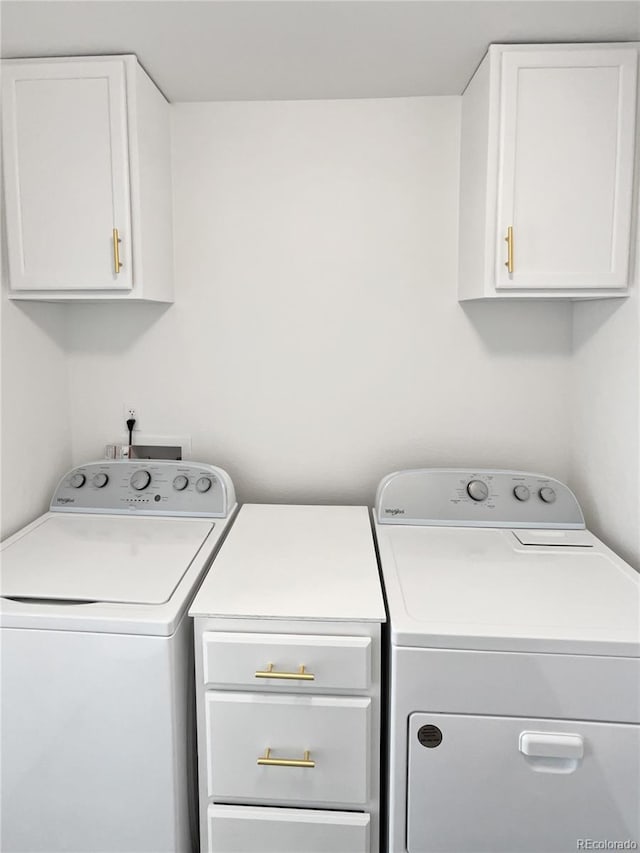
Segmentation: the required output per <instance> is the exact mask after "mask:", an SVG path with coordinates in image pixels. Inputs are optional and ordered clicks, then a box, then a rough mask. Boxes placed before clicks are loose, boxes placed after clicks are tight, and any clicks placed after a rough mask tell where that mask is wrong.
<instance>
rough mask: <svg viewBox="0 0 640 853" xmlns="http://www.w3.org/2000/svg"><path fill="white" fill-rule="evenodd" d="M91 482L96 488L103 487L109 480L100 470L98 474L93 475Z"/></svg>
mask: <svg viewBox="0 0 640 853" xmlns="http://www.w3.org/2000/svg"><path fill="white" fill-rule="evenodd" d="M91 482H92V483H93V485H94V486H95V487H96V489H104V487H105V486H106V485H107V483H108V482H109V475H108V474H103V473H102V472H100V473H99V474H95V475H94V477H93V480H92V481H91Z"/></svg>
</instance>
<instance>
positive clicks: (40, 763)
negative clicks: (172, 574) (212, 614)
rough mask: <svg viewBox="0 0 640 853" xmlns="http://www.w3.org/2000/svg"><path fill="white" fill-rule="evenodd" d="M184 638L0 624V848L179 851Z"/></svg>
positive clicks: (185, 830)
mask: <svg viewBox="0 0 640 853" xmlns="http://www.w3.org/2000/svg"><path fill="white" fill-rule="evenodd" d="M191 636H192V628H191V624H190V622H189V620H186V619H185V620H183V622H182V625H181V628H180V629H179V632H178V634H176V635H174V637H172V638H161V637H144V636H135V637H130V636H125V635H117V634H91V633H82V632H79V631H76V632H73V631H37V630H31V629H29V630H21V629H7V628H5V629H3V631H2V667H1V672H0V679H1V682H0V683H1V686H2V696H3V706H2V718H1V749H2V762H1V765H2V766H1V772H2V778H1V782H2V787H1V790H2V817H3V820H2V822H1V832H2V835H1V839H2V842H1V844H0V847H1V849H2V850H5V851H7V853H9V851H11V853H52V851H63V850H64V851H74V853H98V851H101V853H115V851H118V853H124V851H135V853H175V851H176V850H180V851H186V850H188V849H189V827H188V821H187V794H188V790H189V787H188V770H187V743H188V735H187V729H188V719H187V689H188V675H187V672H188V671H187V661H188V649H189V644H190V641H191ZM9 699H10V701H8V700H9Z"/></svg>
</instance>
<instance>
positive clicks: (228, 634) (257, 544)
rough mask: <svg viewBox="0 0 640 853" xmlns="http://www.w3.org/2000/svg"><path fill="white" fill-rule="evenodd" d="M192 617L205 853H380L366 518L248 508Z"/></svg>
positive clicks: (371, 566)
mask: <svg viewBox="0 0 640 853" xmlns="http://www.w3.org/2000/svg"><path fill="white" fill-rule="evenodd" d="M189 612H190V614H191V615H192V616H194V617H195V630H194V642H195V664H196V703H197V724H198V780H199V804H200V844H201V853H338V851H340V853H368V851H375V853H378V851H379V849H380V752H381V726H380V715H381V634H382V626H381V623H382V622H384V620H385V611H384V602H383V599H382V590H381V588H380V577H379V573H378V564H377V560H376V555H375V550H374V546H373V537H372V532H371V523H370V518H369V513H368V511H367V509H366V508H365V507H335V506H270V505H267V504H262V505H252V504H245V505H244V506H243V507H242V508H241V510H240V512H239V513H238V516H237V518H236V521H235V523H234V526H233V528H232V529H231V531H230V533H229V535H228V537H227V539H226V541H225V543H224V545H223V546H222V548H221V549H220V552H219V554H218V556H217V558H216V561H215V563H214V565H213V567H212V569H211V571H210V572H209V573H208V575H207V577H206V578H205V579H204V581H203V583H202V586H201V587H200V590H199V591H198V594H197V595H196V597H195V599H194V601H193V603H192V605H191V608H190V610H189Z"/></svg>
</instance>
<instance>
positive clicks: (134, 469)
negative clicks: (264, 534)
mask: <svg viewBox="0 0 640 853" xmlns="http://www.w3.org/2000/svg"><path fill="white" fill-rule="evenodd" d="M235 503H236V496H235V489H234V487H233V483H232V482H231V478H230V477H229V475H228V474H227V472H226V471H223V469H222V468H216V467H215V466H214V465H208V464H207V463H204V462H173V461H170V462H167V461H159V460H153V459H132V460H124V459H123V460H118V461H112V460H105V461H103V462H91V463H89V464H88V465H80V466H79V467H78V468H74V469H73V470H72V471H69V472H68V473H67V474H65V476H64V477H63V478H62V480H61V481H60V483H59V484H58V488H57V489H56V491H55V494H54V495H53V498H52V499H51V506H50V509H51V510H52V511H54V512H103V513H126V514H127V515H131V514H132V513H133V514H138V515H190V516H196V517H198V516H204V517H211V518H226V517H227V516H228V515H229V513H230V512H231V510H232V509H233V507H234V506H235Z"/></svg>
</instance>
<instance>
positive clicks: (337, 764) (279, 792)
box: [205, 691, 371, 807]
mask: <svg viewBox="0 0 640 853" xmlns="http://www.w3.org/2000/svg"><path fill="white" fill-rule="evenodd" d="M205 714H206V738H207V744H206V760H207V784H208V793H209V796H210V797H213V798H214V799H230V798H237V799H242V800H262V801H270V802H277V803H278V804H282V805H287V804H288V803H294V804H295V803H304V804H308V805H328V804H332V805H337V806H338V807H339V806H341V805H345V806H346V805H349V806H361V805H364V804H365V803H366V802H367V799H368V792H369V772H370V771H369V766H368V747H369V739H370V734H369V732H370V716H371V699H368V698H366V697H363V698H360V699H356V698H353V699H338V698H335V697H333V696H292V695H284V694H281V695H275V694H265V693H262V694H259V693H228V692H217V691H212V692H210V693H207V694H206V696H205ZM268 751H269V752H268ZM265 757H266V758H267V760H268V762H272V761H281V760H284V761H292V762H300V761H304V760H305V759H306V761H307V762H308V765H309V766H295V764H294V765H293V766H291V765H279V764H271V763H266V764H262V763H261V764H259V763H258V760H259V759H264V758H265Z"/></svg>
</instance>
